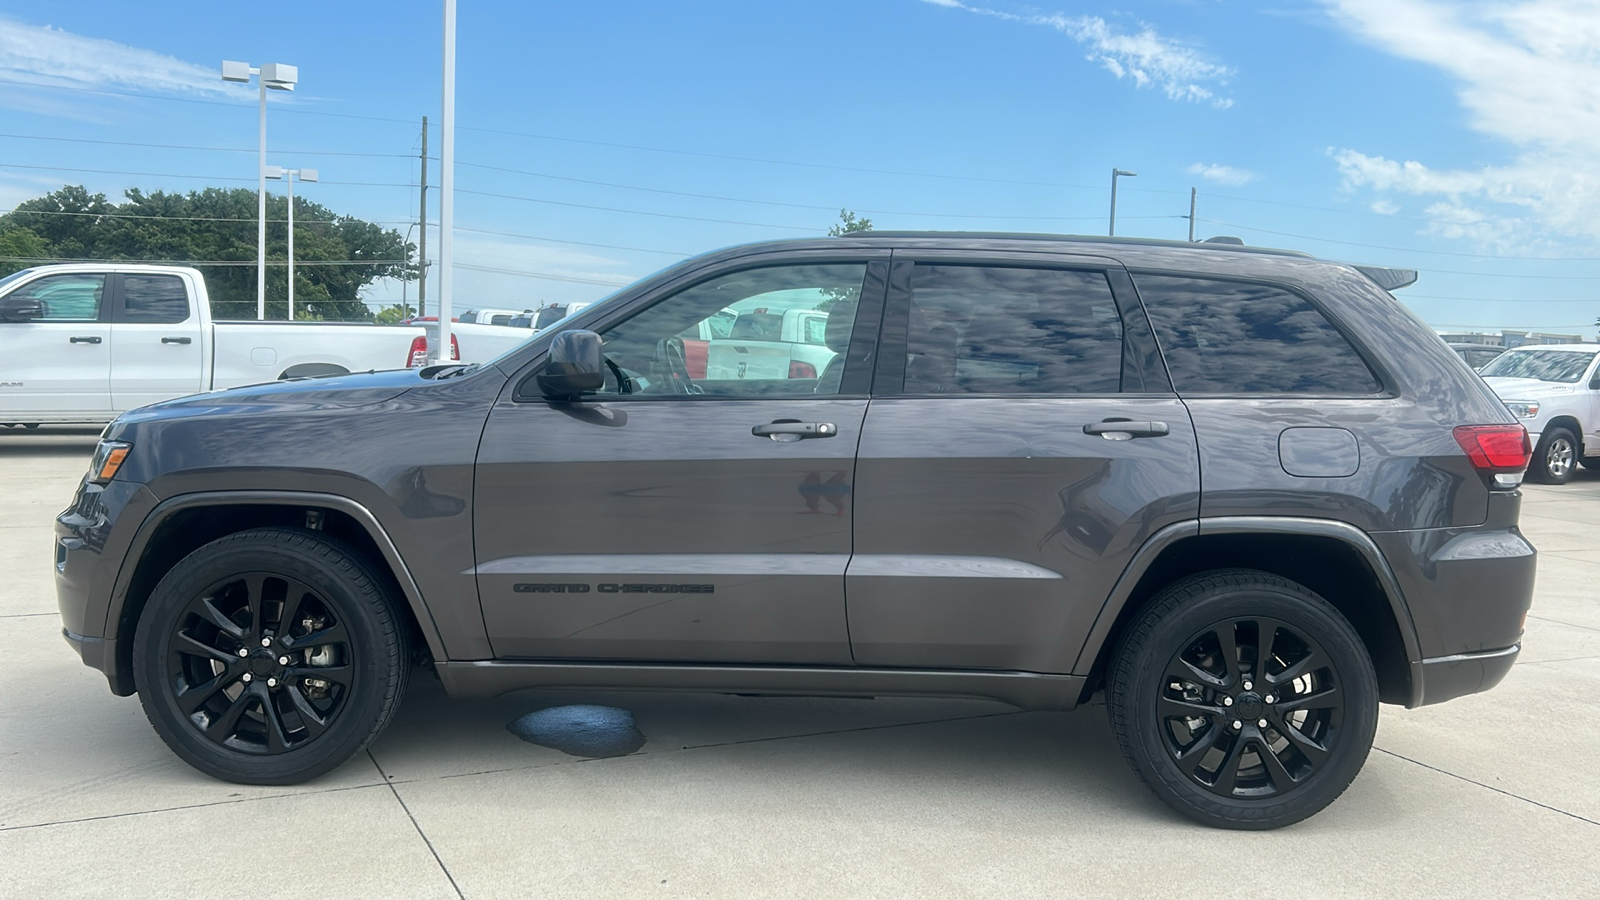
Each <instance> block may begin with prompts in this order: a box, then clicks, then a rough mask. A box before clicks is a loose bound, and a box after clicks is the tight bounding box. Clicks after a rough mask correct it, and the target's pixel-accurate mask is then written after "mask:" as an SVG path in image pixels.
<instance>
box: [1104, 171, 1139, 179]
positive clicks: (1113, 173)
mask: <svg viewBox="0 0 1600 900" xmlns="http://www.w3.org/2000/svg"><path fill="white" fill-rule="evenodd" d="M1111 174H1112V175H1113V176H1117V175H1123V176H1126V177H1128V178H1132V177H1134V176H1136V175H1138V174H1139V173H1138V172H1128V171H1124V170H1122V169H1112V170H1111Z"/></svg>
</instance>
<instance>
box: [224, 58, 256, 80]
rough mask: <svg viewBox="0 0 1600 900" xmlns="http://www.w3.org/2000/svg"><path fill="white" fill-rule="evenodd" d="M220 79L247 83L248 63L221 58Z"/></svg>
mask: <svg viewBox="0 0 1600 900" xmlns="http://www.w3.org/2000/svg"><path fill="white" fill-rule="evenodd" d="M222 80H223V81H238V82H244V83H248V82H249V81H250V64H249V63H242V62H236V61H234V60H231V59H225V60H223V61H222Z"/></svg>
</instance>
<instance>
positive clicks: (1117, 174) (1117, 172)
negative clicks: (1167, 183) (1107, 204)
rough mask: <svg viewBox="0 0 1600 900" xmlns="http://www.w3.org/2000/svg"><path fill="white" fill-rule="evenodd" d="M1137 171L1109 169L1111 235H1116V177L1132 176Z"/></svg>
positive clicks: (1136, 173)
mask: <svg viewBox="0 0 1600 900" xmlns="http://www.w3.org/2000/svg"><path fill="white" fill-rule="evenodd" d="M1138 174H1139V173H1138V172H1124V171H1123V170H1121V169H1112V170H1111V231H1110V232H1109V234H1110V235H1111V237H1116V236H1117V179H1118V178H1120V177H1127V178H1132V177H1134V176H1135V175H1138Z"/></svg>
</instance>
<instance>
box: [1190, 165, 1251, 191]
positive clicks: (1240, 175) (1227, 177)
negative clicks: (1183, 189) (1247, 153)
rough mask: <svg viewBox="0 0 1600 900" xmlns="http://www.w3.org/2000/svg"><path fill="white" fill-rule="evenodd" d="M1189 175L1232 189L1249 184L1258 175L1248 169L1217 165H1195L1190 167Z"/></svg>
mask: <svg viewBox="0 0 1600 900" xmlns="http://www.w3.org/2000/svg"><path fill="white" fill-rule="evenodd" d="M1189 174H1190V175H1199V176H1200V177H1201V178H1204V179H1205V180H1207V181H1215V182H1216V183H1217V184H1226V185H1229V186H1232V187H1238V186H1239V185H1241V184H1249V183H1250V182H1252V181H1255V180H1256V173H1254V172H1251V171H1249V170H1248V169H1235V168H1234V167H1232V166H1223V165H1218V164H1216V163H1210V164H1207V163H1195V164H1194V165H1192V166H1190V167H1189Z"/></svg>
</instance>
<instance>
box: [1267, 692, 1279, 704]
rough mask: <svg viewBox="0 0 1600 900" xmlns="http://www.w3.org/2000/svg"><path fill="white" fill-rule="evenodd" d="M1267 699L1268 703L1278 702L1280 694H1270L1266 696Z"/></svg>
mask: <svg viewBox="0 0 1600 900" xmlns="http://www.w3.org/2000/svg"><path fill="white" fill-rule="evenodd" d="M1266 701H1267V702H1268V703H1277V702H1278V695H1277V694H1268V695H1267V696H1266Z"/></svg>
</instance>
